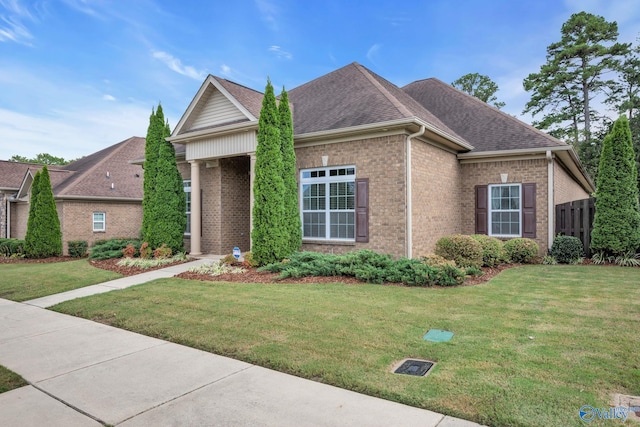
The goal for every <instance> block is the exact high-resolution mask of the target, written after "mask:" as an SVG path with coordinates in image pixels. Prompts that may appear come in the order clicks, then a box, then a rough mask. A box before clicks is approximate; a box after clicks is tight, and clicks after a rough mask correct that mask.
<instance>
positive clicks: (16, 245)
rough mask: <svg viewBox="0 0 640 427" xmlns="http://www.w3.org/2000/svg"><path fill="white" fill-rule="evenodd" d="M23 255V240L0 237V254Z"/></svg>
mask: <svg viewBox="0 0 640 427" xmlns="http://www.w3.org/2000/svg"><path fill="white" fill-rule="evenodd" d="M20 255H24V240H18V239H5V238H0V256H5V257H10V256H14V257H15V256H20Z"/></svg>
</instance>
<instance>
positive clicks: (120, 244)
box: [89, 238, 141, 259]
mask: <svg viewBox="0 0 640 427" xmlns="http://www.w3.org/2000/svg"><path fill="white" fill-rule="evenodd" d="M130 244H131V245H133V246H134V247H135V248H136V249H138V250H139V248H140V245H141V242H140V240H139V239H124V238H115V239H108V240H100V241H96V244H95V245H94V246H93V248H91V255H89V258H90V259H109V258H122V256H123V253H122V250H123V249H125V248H126V247H127V245H130Z"/></svg>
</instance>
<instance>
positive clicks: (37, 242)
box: [24, 165, 62, 258]
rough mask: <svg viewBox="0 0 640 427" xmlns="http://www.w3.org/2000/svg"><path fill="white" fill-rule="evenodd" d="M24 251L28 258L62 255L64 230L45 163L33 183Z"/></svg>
mask: <svg viewBox="0 0 640 427" xmlns="http://www.w3.org/2000/svg"><path fill="white" fill-rule="evenodd" d="M24 252H25V254H26V256H27V257H28V258H47V257H53V256H60V255H62V231H60V219H59V218H58V211H57V210H56V202H55V200H54V198H53V191H52V190H51V180H50V178H49V171H48V169H47V166H46V165H45V166H44V167H43V168H42V170H40V171H38V172H36V175H35V177H34V178H33V183H32V184H31V199H30V203H29V217H28V219H27V233H26V235H25V237H24Z"/></svg>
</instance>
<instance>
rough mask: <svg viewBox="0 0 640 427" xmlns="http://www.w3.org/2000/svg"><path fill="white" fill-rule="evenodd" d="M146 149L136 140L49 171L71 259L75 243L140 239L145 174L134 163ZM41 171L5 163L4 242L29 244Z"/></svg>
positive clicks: (1, 170)
mask: <svg viewBox="0 0 640 427" xmlns="http://www.w3.org/2000/svg"><path fill="white" fill-rule="evenodd" d="M144 146H145V139H144V138H139V137H132V138H129V139H126V140H124V141H122V142H119V143H117V144H115V145H112V146H110V147H107V148H105V149H103V150H101V151H98V152H96V153H94V154H91V155H89V156H86V157H83V158H81V159H79V160H76V161H75V162H72V163H70V164H68V165H65V166H49V167H48V169H49V175H50V177H51V187H52V190H53V196H54V199H55V202H56V208H57V211H58V217H59V219H60V228H61V230H62V240H63V248H64V253H65V254H67V253H68V245H67V242H68V241H70V240H86V241H87V242H88V243H89V246H91V245H92V244H93V243H94V242H95V241H96V240H99V239H109V238H112V237H138V236H139V234H140V228H141V225H142V194H143V169H142V167H141V166H140V165H138V164H133V163H132V161H133V160H135V159H138V158H140V157H143V156H144ZM41 168H42V165H33V164H27V163H14V162H5V161H3V162H0V187H3V188H2V189H1V191H0V192H1V193H2V195H1V197H3V201H4V202H3V207H4V210H3V211H2V212H3V216H2V218H3V223H2V224H3V226H2V228H3V234H2V236H3V237H14V238H18V239H24V237H25V234H26V232H27V220H28V217H29V200H30V195H29V192H30V190H31V184H32V182H33V177H34V176H35V173H36V172H37V171H38V170H40V169H41ZM16 184H17V185H16ZM7 185H8V186H10V188H4V187H5V186H7Z"/></svg>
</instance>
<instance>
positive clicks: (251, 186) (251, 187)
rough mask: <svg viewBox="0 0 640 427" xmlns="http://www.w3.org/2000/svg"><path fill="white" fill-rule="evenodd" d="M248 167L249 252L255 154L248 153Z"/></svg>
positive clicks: (251, 229) (251, 228)
mask: <svg viewBox="0 0 640 427" xmlns="http://www.w3.org/2000/svg"><path fill="white" fill-rule="evenodd" d="M249 158H250V159H251V161H250V166H249V230H250V232H249V245H250V246H249V250H251V245H252V244H253V243H252V239H251V232H253V182H254V178H255V175H256V174H255V171H256V153H255V152H254V153H249Z"/></svg>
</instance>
